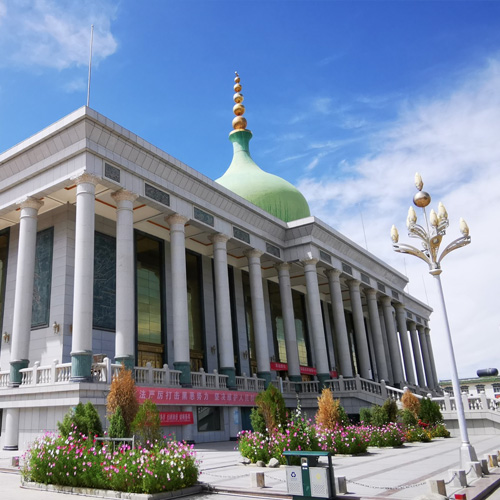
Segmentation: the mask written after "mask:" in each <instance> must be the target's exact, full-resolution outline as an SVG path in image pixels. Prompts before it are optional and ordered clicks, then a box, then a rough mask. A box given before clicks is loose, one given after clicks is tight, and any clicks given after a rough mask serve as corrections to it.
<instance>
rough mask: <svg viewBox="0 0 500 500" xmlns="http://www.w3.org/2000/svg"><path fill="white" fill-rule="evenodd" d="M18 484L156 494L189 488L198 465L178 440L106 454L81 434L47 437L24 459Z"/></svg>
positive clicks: (195, 479)
mask: <svg viewBox="0 0 500 500" xmlns="http://www.w3.org/2000/svg"><path fill="white" fill-rule="evenodd" d="M23 458H24V461H25V466H24V469H23V471H22V475H23V478H24V480H26V481H33V482H37V483H42V484H56V485H61V486H72V487H84V488H97V489H107V490H109V489H113V490H116V491H125V492H129V493H149V494H151V493H159V492H163V491H174V490H179V489H182V488H187V487H189V486H192V485H194V484H195V483H196V482H197V480H198V473H199V471H198V464H197V462H196V457H195V451H194V449H193V447H192V446H188V445H186V444H185V443H182V442H181V443H179V442H174V441H172V442H157V443H148V444H147V446H144V447H139V448H136V449H131V448H130V446H128V445H123V446H121V447H120V448H119V449H118V450H116V451H112V449H110V448H108V447H107V446H106V445H103V446H101V445H99V444H96V443H95V442H92V441H90V440H89V439H87V437H86V436H82V435H79V436H78V437H75V436H73V435H71V434H70V436H69V437H68V438H67V439H64V438H62V437H60V436H57V435H55V434H50V433H47V434H45V435H44V436H42V437H40V438H38V439H37V440H36V441H35V442H34V443H33V444H32V446H31V447H30V449H29V450H28V451H27V452H26V453H25V455H24V457H23Z"/></svg>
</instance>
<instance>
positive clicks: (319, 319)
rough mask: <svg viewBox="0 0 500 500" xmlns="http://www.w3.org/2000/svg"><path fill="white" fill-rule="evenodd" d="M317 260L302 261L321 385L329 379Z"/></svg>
mask: <svg viewBox="0 0 500 500" xmlns="http://www.w3.org/2000/svg"><path fill="white" fill-rule="evenodd" d="M317 262H318V260H317V259H308V260H304V261H302V263H303V264H304V271H305V275H306V286H307V295H306V298H307V304H308V306H309V319H310V322H311V329H312V337H313V339H314V342H313V343H314V353H315V357H316V369H317V371H318V372H317V375H316V376H317V377H318V380H319V381H320V382H321V383H323V382H325V381H326V380H329V379H330V367H329V366H328V355H327V351H326V340H325V327H324V325H323V315H322V312H321V299H320V296H319V287H318V274H317V272H316V264H317Z"/></svg>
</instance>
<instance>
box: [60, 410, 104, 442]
mask: <svg viewBox="0 0 500 500" xmlns="http://www.w3.org/2000/svg"><path fill="white" fill-rule="evenodd" d="M57 428H58V429H59V432H60V433H61V436H63V437H65V438H67V437H68V436H69V435H70V433H73V434H75V433H76V434H83V435H85V436H87V437H94V436H102V435H103V431H102V424H101V419H100V418H99V414H98V413H97V410H96V409H95V407H94V405H93V404H92V403H91V402H90V401H88V402H87V403H86V404H85V405H84V404H83V403H82V402H80V403H78V405H77V406H76V407H75V408H72V409H70V410H69V411H68V413H66V415H64V419H63V421H62V422H57Z"/></svg>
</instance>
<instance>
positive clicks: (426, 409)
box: [418, 398, 443, 425]
mask: <svg viewBox="0 0 500 500" xmlns="http://www.w3.org/2000/svg"><path fill="white" fill-rule="evenodd" d="M418 418H419V419H420V420H421V421H422V422H424V423H426V424H429V425H435V424H437V423H439V422H442V421H443V415H442V414H441V409H440V408H439V404H438V403H436V401H432V400H431V399H429V398H422V400H421V401H420V411H419V413H418Z"/></svg>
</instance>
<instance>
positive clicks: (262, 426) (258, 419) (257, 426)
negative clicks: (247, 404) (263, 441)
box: [250, 408, 266, 434]
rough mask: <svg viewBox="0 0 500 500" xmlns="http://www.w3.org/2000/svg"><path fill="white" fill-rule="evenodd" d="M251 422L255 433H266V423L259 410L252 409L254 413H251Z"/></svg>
mask: <svg viewBox="0 0 500 500" xmlns="http://www.w3.org/2000/svg"><path fill="white" fill-rule="evenodd" d="M250 422H251V424H252V429H253V430H254V431H255V432H259V433H260V434H265V433H266V421H265V420H264V417H263V416H262V413H260V411H259V409H258V408H252V411H251V412H250Z"/></svg>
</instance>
